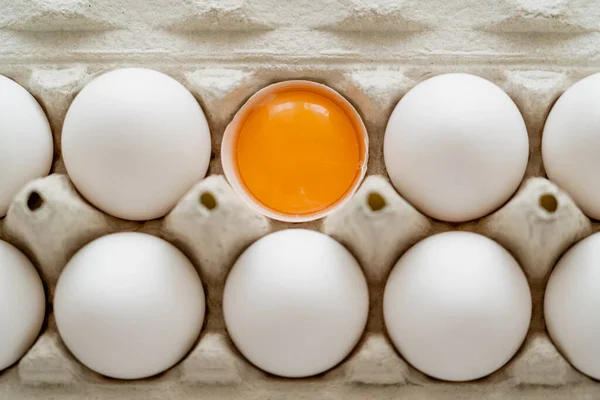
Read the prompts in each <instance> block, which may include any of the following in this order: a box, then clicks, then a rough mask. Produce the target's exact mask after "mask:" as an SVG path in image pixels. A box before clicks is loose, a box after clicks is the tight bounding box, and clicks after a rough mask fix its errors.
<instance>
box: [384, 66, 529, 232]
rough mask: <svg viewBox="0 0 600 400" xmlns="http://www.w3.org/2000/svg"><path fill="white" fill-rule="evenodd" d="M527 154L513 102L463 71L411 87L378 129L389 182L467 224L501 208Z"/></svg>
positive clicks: (433, 212) (422, 206) (428, 209)
mask: <svg viewBox="0 0 600 400" xmlns="http://www.w3.org/2000/svg"><path fill="white" fill-rule="evenodd" d="M528 157H529V139H528V136H527V129H526V127H525V122H524V121H523V117H522V116H521V114H520V112H519V110H518V108H517V106H516V105H515V103H513V101H512V100H511V99H510V97H508V95H507V94H506V93H504V91H502V89H500V88H499V87H498V86H496V85H494V84H493V83H491V82H489V81H487V80H485V79H483V78H480V77H477V76H474V75H469V74H459V73H454V74H445V75H439V76H436V77H433V78H430V79H428V80H426V81H424V82H421V83H420V84H418V85H417V86H415V87H414V88H413V89H412V90H410V91H409V92H408V93H407V94H406V95H405V96H404V97H403V98H402V99H401V100H400V102H399V103H398V105H397V106H396V108H395V109H394V112H393V113H392V116H391V117H390V120H389V121H388V124H387V128H386V131H385V138H384V158H385V165H386V168H387V171H388V174H389V176H390V179H391V181H392V183H393V185H394V186H395V187H396V189H398V191H399V192H400V194H401V195H402V196H403V197H405V198H406V199H407V200H408V201H410V202H411V203H412V204H413V205H414V206H416V207H417V208H418V209H419V210H420V211H422V212H423V213H425V214H427V215H429V216H430V217H433V218H436V219H440V220H444V221H451V222H462V221H468V220H472V219H475V218H479V217H482V216H484V215H486V214H489V213H490V212H492V211H494V210H496V209H497V208H498V207H500V206H501V205H502V204H503V203H504V202H506V201H507V200H508V199H509V197H510V196H511V195H512V194H513V193H514V192H515V190H516V189H517V187H518V186H519V184H520V182H521V180H522V179H523V175H524V173H525V168H526V166H527V160H528Z"/></svg>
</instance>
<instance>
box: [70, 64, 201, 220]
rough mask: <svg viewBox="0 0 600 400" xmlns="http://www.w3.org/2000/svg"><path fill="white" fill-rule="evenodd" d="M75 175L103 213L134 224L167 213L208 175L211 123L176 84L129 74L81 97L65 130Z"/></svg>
mask: <svg viewBox="0 0 600 400" xmlns="http://www.w3.org/2000/svg"><path fill="white" fill-rule="evenodd" d="M62 151H63V157H64V160H65V166H66V168H67V172H68V173H69V176H70V177H71V180H72V181H73V183H74V184H75V186H76V187H77V189H78V190H79V191H80V192H81V193H82V194H83V196H84V197H85V198H87V199H88V200H89V201H90V202H91V203H92V204H94V205H95V206H96V207H98V208H99V209H101V210H102V211H105V212H107V213H109V214H111V215H114V216H116V217H119V218H124V219H129V220H148V219H153V218H159V217H162V216H164V215H165V214H167V213H168V212H169V211H170V210H171V209H172V208H173V206H175V204H176V203H177V201H179V199H181V197H182V196H183V195H184V194H185V193H186V192H187V191H188V190H189V189H190V188H191V187H192V186H193V185H194V184H195V183H196V182H197V181H199V180H200V179H202V178H203V177H204V176H205V175H206V171H207V169H208V164H209V161H210V154H211V141H210V132H209V128H208V123H207V121H206V118H205V116H204V113H203V112H202V109H201V108H200V105H199V104H198V102H197V101H196V99H195V98H194V96H193V95H192V94H191V93H190V92H189V91H188V90H187V89H186V88H185V87H184V86H183V85H181V84H180V83H179V82H177V81H176V80H174V79H173V78H171V77H169V76H167V75H165V74H163V73H160V72H157V71H153V70H149V69H143V68H124V69H118V70H115V71H111V72H108V73H106V74H104V75H101V76H100V77H98V78H96V79H94V80H93V81H92V82H90V83H89V84H88V85H86V86H85V87H84V88H83V90H82V91H81V92H80V93H79V94H78V95H77V97H76V98H75V100H74V101H73V103H72V104H71V107H70V108H69V111H68V112H67V115H66V117H65V122H64V126H63V132H62Z"/></svg>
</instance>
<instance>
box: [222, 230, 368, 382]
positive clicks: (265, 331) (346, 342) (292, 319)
mask: <svg viewBox="0 0 600 400" xmlns="http://www.w3.org/2000/svg"><path fill="white" fill-rule="evenodd" d="M368 310H369V294H368V289H367V283H366V280H365V277H364V275H363V272H362V270H361V268H360V266H359V265H358V263H357V261H356V260H355V259H354V257H353V256H352V255H351V254H350V252H348V250H346V249H345V248H344V247H343V246H342V245H341V244H339V243H338V242H336V241H335V240H333V239H331V238H330V237H329V236H326V235H323V234H321V233H318V232H314V231H309V230H302V229H292V230H283V231H279V232H276V233H272V234H270V235H268V236H266V237H264V238H262V239H260V240H258V241H257V242H255V243H254V244H253V245H252V246H250V247H249V248H248V249H247V250H246V251H245V252H244V253H243V254H242V255H241V256H240V258H239V259H238V260H237V261H236V263H235V265H234V266H233V269H232V270H231V273H230V274H229V277H228V278H227V283H226V285H225V293H224V296H223V312H224V315H225V323H226V325H227V331H228V332H229V335H230V336H231V339H232V340H233V342H234V343H235V345H236V346H237V348H238V349H239V350H240V351H241V353H242V354H243V355H244V356H245V357H246V358H247V359H248V360H249V361H250V362H252V363H253V364H255V365H256V366H257V367H259V368H261V369H263V370H264V371H267V372H269V373H272V374H275V375H280V376H284V377H305V376H311V375H315V374H319V373H321V372H324V371H326V370H328V369H330V368H332V367H334V366H335V365H336V364H338V363H339V362H340V361H342V360H343V359H344V358H345V357H346V356H347V355H348V354H349V353H350V351H351V350H352V349H353V348H354V346H355V345H356V343H357V342H358V340H359V338H360V336H361V334H362V332H363V330H364V328H365V324H366V322H367V314H368Z"/></svg>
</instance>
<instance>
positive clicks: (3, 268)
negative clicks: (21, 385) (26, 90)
mask: <svg viewBox="0 0 600 400" xmlns="http://www.w3.org/2000/svg"><path fill="white" fill-rule="evenodd" d="M0 86H2V84H1V83H0ZM0 90H1V89H0ZM0 96H1V95H0ZM45 311H46V298H45V295H44V286H43V285H42V280H41V279H40V276H39V275H38V273H37V271H36V269H35V267H34V266H33V264H32V263H31V261H29V259H27V257H25V255H23V253H21V252H20V251H19V250H17V249H16V248H15V247H13V246H12V245H10V244H8V243H6V242H4V241H1V240H0V370H3V369H5V368H7V367H9V366H10V365H12V364H14V363H15V362H17V361H18V360H19V359H20V358H21V357H22V356H23V355H24V354H25V353H26V352H27V350H29V348H30V347H31V346H32V345H33V343H34V342H35V340H36V339H37V337H38V335H39V333H40V329H41V327H42V323H43V322H44V315H45Z"/></svg>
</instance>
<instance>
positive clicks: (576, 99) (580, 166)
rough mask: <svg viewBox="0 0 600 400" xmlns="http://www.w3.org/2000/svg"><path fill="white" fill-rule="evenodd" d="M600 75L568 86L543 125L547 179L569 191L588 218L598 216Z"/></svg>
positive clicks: (599, 195)
mask: <svg viewBox="0 0 600 400" xmlns="http://www.w3.org/2000/svg"><path fill="white" fill-rule="evenodd" d="M598 127H600V74H594V75H591V76H588V77H587V78H585V79H582V80H580V81H579V82H577V83H576V84H574V85H573V86H571V87H570V88H569V89H568V90H567V91H566V92H565V93H563V95H562V96H560V98H559V99H558V101H557V102H556V104H554V107H552V111H550V115H548V119H547V120H546V125H545V126H544V133H543V135H542V158H543V161H544V168H545V169H546V173H547V174H548V178H550V179H551V180H552V181H554V182H556V183H557V184H558V185H559V186H561V187H562V188H563V189H565V190H566V191H568V192H569V194H570V195H571V196H572V197H573V199H574V200H575V202H576V203H577V205H578V206H579V207H580V208H581V209H582V211H583V212H584V213H585V214H587V215H588V216H589V217H592V218H595V219H600V186H598V184H597V181H598V175H599V174H600V157H599V156H598V154H600V131H599V129H598Z"/></svg>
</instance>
